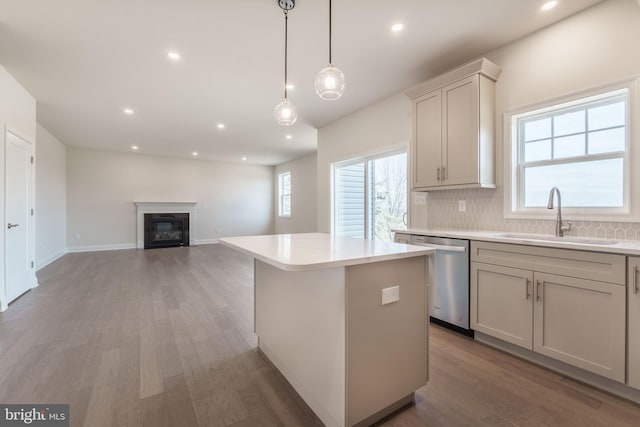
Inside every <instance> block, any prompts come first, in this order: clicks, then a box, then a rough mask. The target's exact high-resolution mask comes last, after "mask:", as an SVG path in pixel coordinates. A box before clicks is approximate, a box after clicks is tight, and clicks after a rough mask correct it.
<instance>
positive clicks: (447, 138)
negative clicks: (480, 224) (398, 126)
mask: <svg viewBox="0 0 640 427" xmlns="http://www.w3.org/2000/svg"><path fill="white" fill-rule="evenodd" d="M499 74H500V67H498V66H497V65H496V64H494V63H492V62H490V61H488V60H487V59H484V58H482V59H479V60H476V61H474V62H471V63H469V64H466V65H463V66H462V67H459V68H457V69H455V70H453V71H451V72H449V73H445V74H443V75H440V76H438V77H436V78H434V79H431V80H429V81H427V82H424V83H422V84H420V85H418V86H415V87H413V88H411V89H410V90H408V91H407V92H406V94H407V95H408V96H409V97H410V98H411V99H412V100H413V137H412V140H411V169H412V171H411V172H412V173H411V177H412V179H411V187H412V189H414V190H422V191H425V190H439V189H447V188H472V187H489V188H494V187H495V178H494V175H495V173H494V172H495V171H494V156H495V150H494V146H495V106H494V104H495V81H496V80H497V78H498V75H499Z"/></svg>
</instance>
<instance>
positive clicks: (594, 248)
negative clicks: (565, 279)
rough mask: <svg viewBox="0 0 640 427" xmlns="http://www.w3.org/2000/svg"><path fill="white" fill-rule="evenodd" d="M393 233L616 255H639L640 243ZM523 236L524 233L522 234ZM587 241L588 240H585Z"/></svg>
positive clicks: (410, 231) (462, 232) (438, 232)
mask: <svg viewBox="0 0 640 427" xmlns="http://www.w3.org/2000/svg"><path fill="white" fill-rule="evenodd" d="M392 231H393V232H394V233H401V234H415V235H421V236H434V237H448V238H453V239H467V240H478V241H483V242H496V243H507V244H512V245H527V246H539V247H546V248H556V249H571V250H579V251H585V252H601V253H609V254H618V255H640V241H639V242H635V241H629V240H620V241H619V242H618V243H617V244H614V245H594V244H585V243H576V242H561V241H550V240H549V241H547V240H544V241H541V240H534V239H525V238H514V237H500V236H496V234H500V233H507V232H504V231H465V230H428V229H418V228H409V229H407V230H392ZM523 234H524V233H523ZM587 239H588V238H587Z"/></svg>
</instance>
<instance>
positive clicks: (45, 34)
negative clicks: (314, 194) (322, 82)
mask: <svg viewBox="0 0 640 427" xmlns="http://www.w3.org/2000/svg"><path fill="white" fill-rule="evenodd" d="M599 2H600V0H560V4H559V5H558V7H556V8H555V9H553V10H551V11H549V12H542V11H541V10H540V6H541V5H542V3H543V0H394V1H381V0H334V1H333V24H334V29H333V33H334V45H333V46H334V47H333V60H334V61H333V62H334V64H335V65H336V66H338V67H340V68H341V69H342V70H343V71H344V73H345V75H346V79H347V89H346V92H345V94H344V96H343V97H342V98H341V99H340V100H337V101H332V102H328V101H322V100H321V99H320V98H319V97H318V96H317V95H316V94H315V92H314V90H313V81H314V78H315V75H316V73H317V72H318V71H319V70H320V69H321V68H322V67H324V66H325V65H326V63H327V59H328V50H327V46H328V1H327V0H298V1H297V4H296V7H295V9H294V10H293V11H291V12H290V15H289V37H290V38H289V80H290V82H292V83H294V84H295V89H294V90H292V91H290V95H289V98H290V99H291V100H292V101H293V102H294V104H295V105H296V106H297V107H298V112H299V116H298V121H297V123H296V124H295V125H294V126H292V127H282V126H279V125H278V124H276V122H275V120H274V117H273V109H274V107H275V105H276V104H277V103H278V102H279V101H280V100H281V99H282V97H283V73H284V71H283V54H284V52H283V50H284V46H283V43H284V41H283V40H284V18H283V14H282V11H281V10H280V8H279V7H278V5H277V0H228V1H222V0H182V1H177V0H109V1H106V0H55V1H52V0H0V11H1V13H0V64H2V65H4V66H5V67H6V68H7V70H8V71H9V72H10V73H11V74H12V75H13V76H14V77H15V78H16V79H18V80H19V81H20V82H21V83H22V85H23V86H25V88H26V89H27V90H28V91H29V92H31V94H32V95H33V96H34V97H35V98H36V99H37V100H38V122H39V123H40V124H42V125H43V126H44V127H45V128H47V129H48V130H49V131H50V132H52V133H53V134H54V135H56V136H57V137H58V138H59V139H60V140H61V141H62V142H64V143H65V144H67V145H69V146H77V147H88V148H97V149H106V150H116V151H130V146H131V145H138V146H140V152H141V153H148V154H157V155H166V156H177V157H191V152H192V151H198V152H199V153H200V156H199V158H206V159H218V160H227V161H234V162H239V161H241V158H242V156H246V157H247V158H248V160H247V161H248V162H250V163H256V164H278V163H281V162H283V161H286V160H290V159H293V158H296V157H300V156H301V155H304V154H306V153H309V152H312V151H313V150H315V148H316V135H317V132H316V129H317V128H319V127H321V126H323V125H326V124H327V123H330V122H332V121H334V120H336V119H338V118H340V117H342V116H344V115H346V114H348V113H350V112H352V111H355V110H357V109H360V108H362V107H364V106H366V105H368V104H370V103H372V102H374V101H376V100H379V99H382V98H384V97H386V96H389V95H391V94H394V93H398V92H400V91H402V90H404V89H406V88H408V87H409V86H412V85H414V84H416V83H418V82H420V81H422V80H424V79H426V78H428V77H430V76H432V75H434V74H436V73H439V72H442V71H444V70H446V69H447V68H449V67H452V66H455V65H458V64H460V63H463V62H466V61H468V60H470V59H473V58H474V57H476V56H479V55H481V54H483V53H485V52H487V51H489V50H491V49H494V48H496V47H498V46H501V45H503V44H506V43H508V42H510V41H513V40H515V39H518V38H520V37H522V36H524V35H526V34H529V33H531V32H534V31H536V30H538V29H541V28H543V27H545V26H547V25H549V24H551V23H553V22H556V21H559V20H561V19H563V18H565V17H567V16H569V15H572V14H574V13H576V12H578V11H580V10H582V9H585V8H587V7H589V6H592V5H594V4H595V3H599ZM396 22H401V23H403V24H404V25H405V29H404V31H402V32H401V33H398V34H395V33H392V32H391V31H390V26H391V25H392V24H393V23H396ZM169 50H175V51H177V52H179V53H180V55H181V57H182V58H181V60H180V61H179V62H172V61H170V60H169V59H168V58H167V52H168V51H169ZM126 107H130V108H132V109H134V110H135V114H134V115H132V116H126V115H124V114H123V113H122V110H123V109H124V108H126ZM219 122H222V123H224V124H225V126H226V128H225V129H224V130H220V129H218V128H217V124H218V123H219ZM287 134H290V135H292V139H291V140H287V139H286V138H285V136H286V135H287Z"/></svg>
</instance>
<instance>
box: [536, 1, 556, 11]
mask: <svg viewBox="0 0 640 427" xmlns="http://www.w3.org/2000/svg"><path fill="white" fill-rule="evenodd" d="M557 5H558V0H551V1H548V2H546V3H545V4H543V5H542V7H541V8H540V9H542V10H551V9H553V8H554V7H556V6H557Z"/></svg>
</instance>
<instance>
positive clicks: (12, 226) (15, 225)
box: [7, 223, 20, 230]
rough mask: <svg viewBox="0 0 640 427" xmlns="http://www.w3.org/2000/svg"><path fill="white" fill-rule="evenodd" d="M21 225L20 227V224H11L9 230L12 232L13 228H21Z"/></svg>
mask: <svg viewBox="0 0 640 427" xmlns="http://www.w3.org/2000/svg"><path fill="white" fill-rule="evenodd" d="M19 225H20V224H11V223H9V224H7V228H8V229H9V230H11V229H12V228H14V227H17V226H19Z"/></svg>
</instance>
